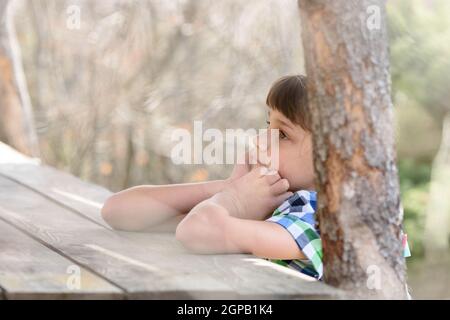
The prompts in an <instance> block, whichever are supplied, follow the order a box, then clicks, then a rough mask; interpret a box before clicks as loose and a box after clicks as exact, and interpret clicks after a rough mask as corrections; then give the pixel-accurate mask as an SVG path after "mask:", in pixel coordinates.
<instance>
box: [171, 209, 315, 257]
mask: <svg viewBox="0 0 450 320" xmlns="http://www.w3.org/2000/svg"><path fill="white" fill-rule="evenodd" d="M176 238H177V239H178V240H179V241H180V242H181V243H182V244H183V245H184V246H185V247H186V248H187V249H189V250H191V251H193V252H196V253H203V254H213V253H216V254H219V253H250V254H253V255H255V256H258V257H261V258H268V259H307V258H306V257H305V255H304V254H303V252H302V251H301V250H300V249H299V247H298V246H297V244H296V242H295V240H294V239H293V238H292V236H291V235H290V234H289V232H287V231H286V230H285V229H284V228H283V227H282V226H280V225H278V224H276V223H273V222H270V221H256V220H247V219H239V218H236V217H233V216H230V215H229V214H228V211H227V210H226V209H225V208H223V207H222V206H220V205H217V204H215V203H213V202H210V201H206V202H204V203H202V204H200V205H199V206H197V207H195V208H194V209H193V210H192V211H191V212H190V213H189V215H188V216H187V217H186V218H185V219H184V220H183V221H182V222H181V223H180V224H179V225H178V227H177V229H176Z"/></svg>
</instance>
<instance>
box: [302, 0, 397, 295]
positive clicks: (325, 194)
mask: <svg viewBox="0 0 450 320" xmlns="http://www.w3.org/2000/svg"><path fill="white" fill-rule="evenodd" d="M298 2H299V7H300V15H301V21H302V33H303V36H302V40H303V46H304V50H305V63H306V72H307V76H308V95H309V108H310V112H311V114H312V123H313V140H314V159H315V160H314V166H315V171H316V188H317V191H318V199H319V202H318V212H317V214H318V222H319V228H320V232H321V238H322V245H323V262H324V280H325V282H327V283H328V284H331V285H333V286H336V287H339V288H341V289H344V290H349V291H351V292H352V293H355V294H357V295H359V296H369V297H373V298H400V299H403V298H406V290H405V289H406V288H405V285H406V280H405V259H404V258H403V255H402V242H401V227H402V226H401V225H402V219H403V216H402V215H403V213H402V210H401V203H400V194H399V182H398V174H397V167H396V150H395V140H394V138H395V137H394V127H393V107H392V101H391V96H390V72H389V52H388V38H387V29H386V13H385V3H384V1H381V0H372V1H369V0H358V1H356V0H345V1H344V0H339V1H336V0H299V1H298ZM374 10H375V14H376V12H379V13H380V15H379V18H380V20H369V19H371V18H372V19H373V18H375V19H376V16H371V15H370V13H372V12H373V11H374ZM377 10H378V11H377ZM377 21H378V22H379V28H378V27H377V26H378V25H377V23H376V22H377ZM374 26H375V28H373V27H374Z"/></svg>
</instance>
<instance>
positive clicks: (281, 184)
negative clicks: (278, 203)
mask: <svg viewBox="0 0 450 320" xmlns="http://www.w3.org/2000/svg"><path fill="white" fill-rule="evenodd" d="M270 188H271V190H272V194H275V195H278V194H282V193H285V192H286V191H288V190H289V181H288V180H287V179H280V180H278V181H277V182H275V183H274V184H273V185H272V186H271V187H270Z"/></svg>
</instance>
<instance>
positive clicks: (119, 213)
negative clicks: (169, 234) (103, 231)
mask: <svg viewBox="0 0 450 320" xmlns="http://www.w3.org/2000/svg"><path fill="white" fill-rule="evenodd" d="M226 184H227V180H216V181H209V182H200V183H185V184H173V185H160V186H158V185H144V186H137V187H133V188H130V189H126V190H123V191H121V192H118V193H116V194H114V195H112V196H111V197H110V198H108V199H107V200H106V202H105V204H104V206H103V208H102V216H103V219H104V220H105V221H106V222H107V223H108V224H109V225H111V226H112V227H113V228H115V229H119V230H125V231H145V230H151V229H152V228H155V227H157V228H158V231H160V230H162V231H167V230H175V227H176V225H177V224H178V223H179V222H180V221H181V220H182V219H183V218H184V216H185V214H186V213H187V212H189V211H190V210H191V209H192V208H193V207H194V206H195V205H197V204H198V203H199V202H202V201H204V200H205V199H207V198H210V197H212V196H213V195H214V194H216V193H218V192H220V191H221V190H222V189H223V188H224V187H225V185H226Z"/></svg>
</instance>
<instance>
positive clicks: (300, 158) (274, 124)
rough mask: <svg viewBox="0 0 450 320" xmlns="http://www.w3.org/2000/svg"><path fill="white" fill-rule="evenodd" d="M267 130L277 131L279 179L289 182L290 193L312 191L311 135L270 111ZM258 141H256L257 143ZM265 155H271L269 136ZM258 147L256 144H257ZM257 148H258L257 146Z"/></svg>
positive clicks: (274, 111)
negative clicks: (303, 190)
mask: <svg viewBox="0 0 450 320" xmlns="http://www.w3.org/2000/svg"><path fill="white" fill-rule="evenodd" d="M268 118H269V119H268V121H267V124H268V129H269V132H270V130H273V129H278V130H279V141H278V142H279V143H278V145H279V150H278V151H279V158H278V159H279V165H278V173H279V174H280V176H281V178H285V179H287V180H288V181H289V184H290V187H289V190H290V191H292V192H295V191H298V190H301V189H305V190H314V189H315V186H314V164H313V150H312V135H311V133H310V132H307V131H305V130H304V129H303V128H302V127H301V126H300V125H296V124H294V123H292V122H291V121H290V120H289V119H288V118H286V117H285V116H284V115H283V114H282V113H281V112H279V111H277V110H274V109H270V110H269V117H268ZM259 140H260V139H258V141H259ZM266 141H267V145H268V147H267V148H268V151H267V154H268V155H271V154H272V150H271V149H272V148H271V146H270V136H269V137H268V139H267V140H266ZM257 145H258V142H257ZM258 147H259V146H258Z"/></svg>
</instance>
